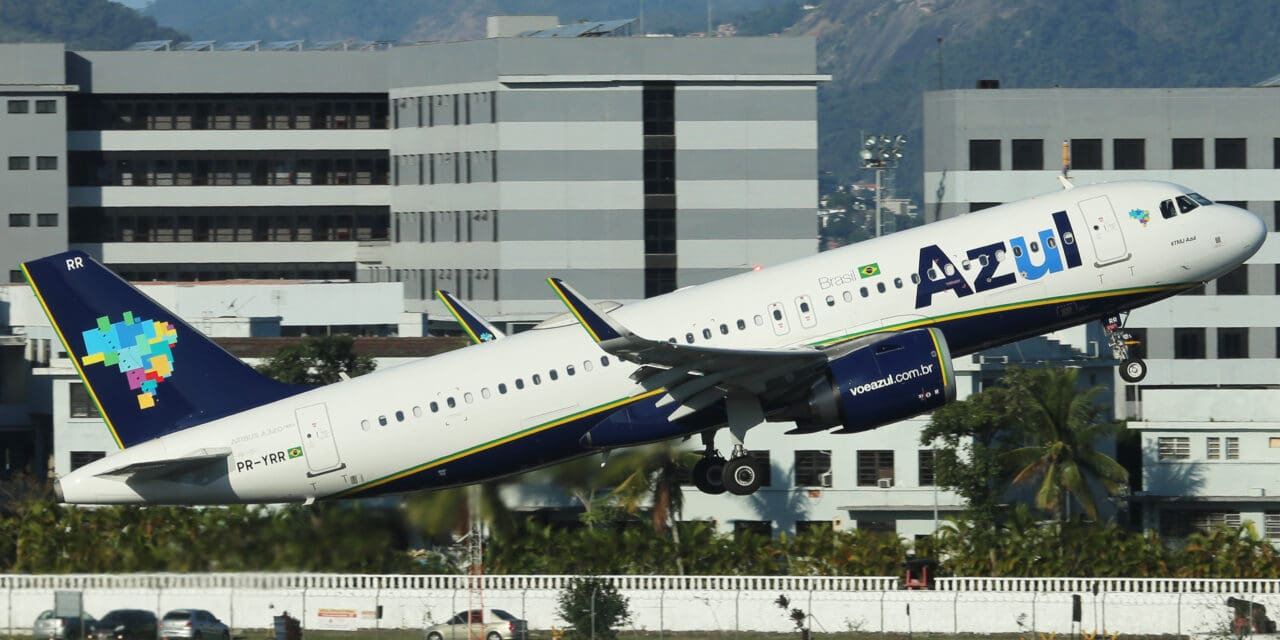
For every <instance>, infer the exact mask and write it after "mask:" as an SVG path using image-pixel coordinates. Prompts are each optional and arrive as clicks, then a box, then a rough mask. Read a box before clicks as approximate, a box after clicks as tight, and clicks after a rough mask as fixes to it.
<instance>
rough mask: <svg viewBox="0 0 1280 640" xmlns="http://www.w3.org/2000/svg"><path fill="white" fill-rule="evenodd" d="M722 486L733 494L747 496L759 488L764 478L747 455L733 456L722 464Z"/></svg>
mask: <svg viewBox="0 0 1280 640" xmlns="http://www.w3.org/2000/svg"><path fill="white" fill-rule="evenodd" d="M722 482H723V484H724V488H725V489H727V490H728V491H729V493H732V494H733V495H735V496H749V495H751V494H753V493H755V492H756V490H757V489H759V488H760V484H761V483H762V482H764V478H763V477H762V476H761V474H760V470H759V469H756V467H755V465H754V464H753V460H752V459H751V458H749V457H747V456H742V457H741V458H733V459H732V460H730V461H728V462H726V463H725V464H724V476H723V479H722Z"/></svg>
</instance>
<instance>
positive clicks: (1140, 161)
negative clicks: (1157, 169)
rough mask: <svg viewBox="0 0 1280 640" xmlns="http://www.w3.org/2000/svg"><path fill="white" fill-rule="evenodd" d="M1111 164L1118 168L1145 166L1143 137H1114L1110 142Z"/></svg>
mask: <svg viewBox="0 0 1280 640" xmlns="http://www.w3.org/2000/svg"><path fill="white" fill-rule="evenodd" d="M1111 152H1112V158H1111V160H1112V164H1113V165H1115V168H1116V169H1117V170H1119V169H1146V168H1147V141H1146V140H1145V139H1143V138H1116V139H1115V140H1114V141H1112V143H1111Z"/></svg>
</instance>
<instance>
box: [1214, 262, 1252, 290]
mask: <svg viewBox="0 0 1280 640" xmlns="http://www.w3.org/2000/svg"><path fill="white" fill-rule="evenodd" d="M1217 283H1218V287H1217V289H1218V295H1224V296H1242V295H1245V294H1247V293H1249V265H1247V264H1242V265H1240V266H1238V267H1236V268H1235V269H1232V270H1231V271H1230V272H1228V273H1226V274H1223V276H1222V277H1220V278H1218V280H1217Z"/></svg>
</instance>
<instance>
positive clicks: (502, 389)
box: [498, 382, 507, 395]
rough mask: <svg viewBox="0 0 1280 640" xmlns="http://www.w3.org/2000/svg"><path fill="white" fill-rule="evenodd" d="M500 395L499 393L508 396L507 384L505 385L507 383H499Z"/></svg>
mask: <svg viewBox="0 0 1280 640" xmlns="http://www.w3.org/2000/svg"><path fill="white" fill-rule="evenodd" d="M498 393H499V394H501V395H506V394H507V383H505V382H499V383H498Z"/></svg>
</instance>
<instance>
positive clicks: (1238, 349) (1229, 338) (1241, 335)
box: [1218, 327, 1249, 359]
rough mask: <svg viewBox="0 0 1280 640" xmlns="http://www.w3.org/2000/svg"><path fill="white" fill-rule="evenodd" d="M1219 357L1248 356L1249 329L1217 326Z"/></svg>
mask: <svg viewBox="0 0 1280 640" xmlns="http://www.w3.org/2000/svg"><path fill="white" fill-rule="evenodd" d="M1218 357H1219V358H1224V359H1226V358H1248V357H1249V329H1248V328H1247V327H1230V328H1228V327H1220V328H1218Z"/></svg>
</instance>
